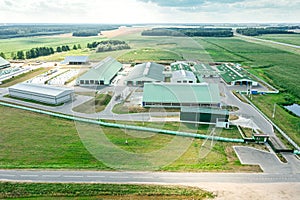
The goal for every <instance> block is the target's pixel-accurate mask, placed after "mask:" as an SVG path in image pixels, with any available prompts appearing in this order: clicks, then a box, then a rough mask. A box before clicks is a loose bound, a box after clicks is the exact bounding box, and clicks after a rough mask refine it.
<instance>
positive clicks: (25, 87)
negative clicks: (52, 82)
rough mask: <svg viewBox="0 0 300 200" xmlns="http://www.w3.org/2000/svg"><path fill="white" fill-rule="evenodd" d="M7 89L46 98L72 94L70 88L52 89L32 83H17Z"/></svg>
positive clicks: (52, 87)
mask: <svg viewBox="0 0 300 200" xmlns="http://www.w3.org/2000/svg"><path fill="white" fill-rule="evenodd" d="M8 89H13V90H19V91H23V92H28V93H35V94H42V95H47V96H59V95H61V94H63V93H65V92H70V93H71V92H73V90H72V89H70V88H62V87H54V86H49V85H39V84H32V83H19V84H17V85H14V86H11V87H9V88H8Z"/></svg>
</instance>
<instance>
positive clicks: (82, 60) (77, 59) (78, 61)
mask: <svg viewBox="0 0 300 200" xmlns="http://www.w3.org/2000/svg"><path fill="white" fill-rule="evenodd" d="M88 62H89V57H88V56H67V57H66V58H65V60H64V61H63V62H62V64H67V65H84V64H87V63H88Z"/></svg>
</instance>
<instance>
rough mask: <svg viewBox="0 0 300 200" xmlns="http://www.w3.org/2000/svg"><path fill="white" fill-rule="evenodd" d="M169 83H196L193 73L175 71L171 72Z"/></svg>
mask: <svg viewBox="0 0 300 200" xmlns="http://www.w3.org/2000/svg"><path fill="white" fill-rule="evenodd" d="M171 83H197V79H196V77H195V75H194V73H193V72H190V71H186V70H177V71H173V72H172V78H171Z"/></svg>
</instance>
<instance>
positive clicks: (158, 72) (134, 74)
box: [125, 62, 165, 86]
mask: <svg viewBox="0 0 300 200" xmlns="http://www.w3.org/2000/svg"><path fill="white" fill-rule="evenodd" d="M164 69H165V67H164V66H163V65H160V64H157V63H153V62H148V63H142V64H139V65H136V66H134V68H133V70H132V71H131V72H130V74H129V75H128V77H127V78H126V79H125V84H126V85H128V86H144V84H145V83H154V82H163V81H164V79H165V76H164V74H163V72H164Z"/></svg>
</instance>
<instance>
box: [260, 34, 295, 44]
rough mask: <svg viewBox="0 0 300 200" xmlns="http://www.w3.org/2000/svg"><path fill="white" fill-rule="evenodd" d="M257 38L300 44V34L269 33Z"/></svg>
mask: <svg viewBox="0 0 300 200" xmlns="http://www.w3.org/2000/svg"><path fill="white" fill-rule="evenodd" d="M257 38H261V39H265V40H272V41H276V42H282V43H287V44H293V45H298V46H300V34H270V35H268V34H267V35H262V36H259V37H257Z"/></svg>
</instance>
